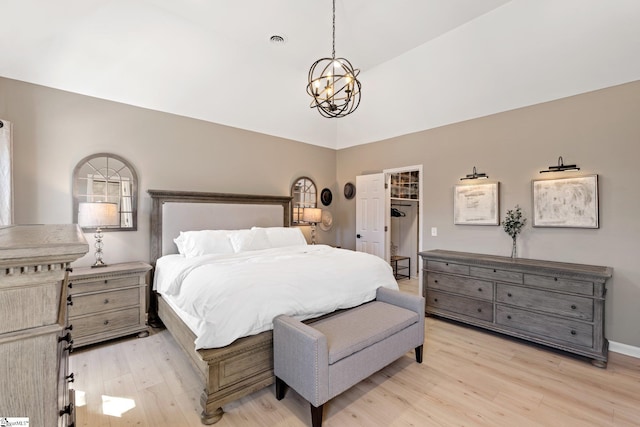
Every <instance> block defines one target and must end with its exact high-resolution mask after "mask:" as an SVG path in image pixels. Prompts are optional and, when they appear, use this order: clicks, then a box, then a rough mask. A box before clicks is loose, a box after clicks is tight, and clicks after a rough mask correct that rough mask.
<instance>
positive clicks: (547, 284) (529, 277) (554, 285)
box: [524, 274, 593, 295]
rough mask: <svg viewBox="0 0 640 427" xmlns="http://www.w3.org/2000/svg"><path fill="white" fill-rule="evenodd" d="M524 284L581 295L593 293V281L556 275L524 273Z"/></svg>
mask: <svg viewBox="0 0 640 427" xmlns="http://www.w3.org/2000/svg"><path fill="white" fill-rule="evenodd" d="M524 284H525V285H530V286H536V287H538V288H545V289H553V290H555V291H563V292H571V293H574V294H581V295H593V282H585V281H582V280H571V279H564V278H562V277H557V276H538V275H536V274H525V275H524Z"/></svg>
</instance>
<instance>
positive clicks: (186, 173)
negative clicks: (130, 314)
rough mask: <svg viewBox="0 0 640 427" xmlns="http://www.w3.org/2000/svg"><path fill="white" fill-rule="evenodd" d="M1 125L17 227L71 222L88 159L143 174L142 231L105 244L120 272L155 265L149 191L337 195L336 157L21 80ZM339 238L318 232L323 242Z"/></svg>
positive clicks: (5, 99) (4, 91)
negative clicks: (111, 161) (304, 185)
mask: <svg viewBox="0 0 640 427" xmlns="http://www.w3.org/2000/svg"><path fill="white" fill-rule="evenodd" d="M212 102H216V101H215V100H212ZM0 117H2V118H4V119H7V120H9V121H11V122H13V125H14V156H15V157H14V173H15V174H14V178H15V221H16V222H17V223H22V224H25V223H69V222H71V221H72V215H71V181H72V180H71V175H72V172H73V168H74V167H75V165H76V164H77V162H78V161H79V160H81V159H82V158H83V157H85V156H87V155H89V154H93V153H99V152H110V153H114V154H118V155H120V156H122V157H124V158H125V159H127V160H128V161H129V162H130V163H131V164H132V165H133V167H134V168H135V169H136V171H137V173H138V177H139V214H138V231H136V232H111V233H108V234H105V238H104V243H105V249H104V251H105V261H107V262H110V263H114V262H121V261H130V260H148V259H149V215H150V208H151V199H150V198H149V196H148V195H147V193H146V191H147V190H148V189H170V190H194V191H210V192H224V193H250V194H272V195H289V194H290V188H291V184H292V183H293V181H294V179H295V178H296V177H299V176H302V175H304V176H309V177H310V178H312V179H313V180H314V181H315V183H316V185H317V187H318V191H320V190H321V189H322V188H324V187H329V188H331V189H332V191H333V192H334V193H335V191H336V189H337V186H336V184H335V177H336V169H335V158H336V152H335V150H332V149H327V148H321V147H317V146H312V145H308V144H303V143H300V142H296V141H291V140H287V139H283V138H277V137H271V136H268V135H264V134H259V133H255V132H249V131H245V130H241V129H236V128H231V127H226V126H221V125H217V124H213V123H208V122H204V121H199V120H194V119H189V118H185V117H180V116H176V115H171V114H165V113H160V112H157V111H151V110H146V109H142V108H136V107H132V106H128V105H124V104H119V103H115V102H109V101H105V100H100V99H96V98H91V97H87V96H82V95H77V94H72V93H69V92H64V91H59V90H55V89H50V88H46V87H42V86H37V85H32V84H27V83H23V82H18V81H15V80H9V79H4V78H0ZM335 206H336V205H335V204H332V206H330V207H329V209H332V208H334V207H335ZM303 231H304V232H305V234H307V235H308V234H309V233H308V231H309V230H308V227H303ZM333 233H334V231H333V230H332V231H330V232H328V233H325V232H323V231H320V230H319V229H318V233H317V236H318V241H319V242H321V243H322V242H333V241H334V237H333ZM86 237H87V240H88V241H89V243H90V244H91V245H93V237H92V235H91V234H87V235H86ZM92 257H93V255H92V254H89V255H87V256H86V257H84V258H82V259H81V260H80V261H79V262H78V265H88V264H90V263H91V262H92V261H93V259H92Z"/></svg>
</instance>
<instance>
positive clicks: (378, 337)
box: [273, 288, 424, 427]
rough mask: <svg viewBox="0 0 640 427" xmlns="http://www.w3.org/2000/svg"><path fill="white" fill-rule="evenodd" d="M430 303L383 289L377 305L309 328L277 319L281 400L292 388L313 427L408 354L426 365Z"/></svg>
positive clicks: (276, 366) (276, 358) (275, 339)
mask: <svg viewBox="0 0 640 427" xmlns="http://www.w3.org/2000/svg"><path fill="white" fill-rule="evenodd" d="M423 343H424V298H423V297H421V296H418V295H412V294H408V293H403V292H399V291H395V290H391V289H387V288H378V290H377V295H376V300H375V301H372V302H369V303H367V304H363V305H361V306H358V307H355V308H351V309H348V310H345V311H343V312H340V313H338V314H336V315H334V316H330V317H327V318H323V319H321V320H318V321H316V322H313V323H309V324H305V323H302V322H300V321H298V320H295V319H294V318H292V317H289V316H284V315H282V316H278V317H276V318H275V319H274V320H273V358H274V360H273V362H274V363H273V364H274V374H275V377H276V398H277V399H278V400H281V399H282V398H283V397H284V394H285V392H286V388H287V386H289V387H291V388H293V389H294V390H295V391H296V392H298V393H299V394H300V395H301V396H302V397H304V398H305V399H306V400H308V401H309V403H310V404H311V419H312V425H313V427H320V426H321V425H322V408H323V405H324V403H326V402H327V401H328V400H329V399H332V398H333V397H335V396H337V395H338V394H340V393H342V392H343V391H345V390H347V389H348V388H350V387H352V386H353V385H355V384H357V383H358V382H360V381H362V380H363V379H365V378H367V377H368V376H370V375H371V374H373V373H375V372H377V371H379V370H380V369H382V368H384V367H385V366H387V365H388V364H389V363H391V362H393V361H395V360H396V359H398V358H399V357H401V356H403V355H404V354H406V353H407V352H408V351H410V350H412V349H415V355H416V361H417V362H418V363H422V345H423Z"/></svg>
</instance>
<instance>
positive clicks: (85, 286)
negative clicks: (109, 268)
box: [69, 276, 140, 295]
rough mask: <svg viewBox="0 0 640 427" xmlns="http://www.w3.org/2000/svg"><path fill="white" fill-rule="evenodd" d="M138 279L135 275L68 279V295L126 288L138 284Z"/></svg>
mask: <svg viewBox="0 0 640 427" xmlns="http://www.w3.org/2000/svg"><path fill="white" fill-rule="evenodd" d="M139 283H140V279H139V278H138V277H136V276H129V277H116V278H110V279H99V280H86V279H84V280H70V281H69V295H75V294H81V293H86V292H99V291H108V290H110V289H119V288H128V287H132V286H138V284H139Z"/></svg>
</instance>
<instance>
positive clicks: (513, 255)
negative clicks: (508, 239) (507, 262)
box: [511, 237, 518, 259]
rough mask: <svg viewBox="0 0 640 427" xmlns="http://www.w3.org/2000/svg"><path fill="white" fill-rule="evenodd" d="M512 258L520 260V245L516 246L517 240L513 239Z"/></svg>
mask: <svg viewBox="0 0 640 427" xmlns="http://www.w3.org/2000/svg"><path fill="white" fill-rule="evenodd" d="M511 258H512V259H516V258H518V245H516V238H515V237H514V238H513V244H512V245H511Z"/></svg>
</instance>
